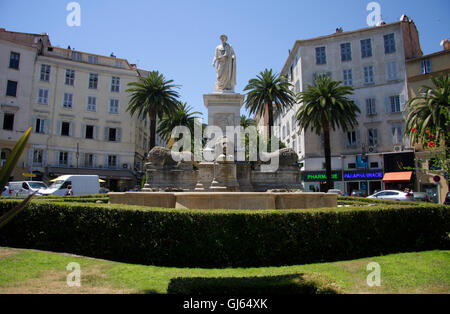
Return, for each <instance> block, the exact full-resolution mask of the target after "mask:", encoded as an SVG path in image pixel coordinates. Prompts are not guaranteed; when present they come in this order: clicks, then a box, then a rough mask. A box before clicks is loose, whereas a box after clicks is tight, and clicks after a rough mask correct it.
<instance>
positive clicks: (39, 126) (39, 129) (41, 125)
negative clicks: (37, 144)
mask: <svg viewBox="0 0 450 314" xmlns="http://www.w3.org/2000/svg"><path fill="white" fill-rule="evenodd" d="M45 124H46V122H45V120H44V119H39V118H38V119H36V122H35V124H34V132H35V133H39V134H45Z"/></svg>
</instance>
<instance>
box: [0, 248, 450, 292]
mask: <svg viewBox="0 0 450 314" xmlns="http://www.w3.org/2000/svg"><path fill="white" fill-rule="evenodd" d="M72 262H76V263H79V264H80V265H81V287H74V288H71V287H68V286H67V284H66V276H67V275H68V274H69V273H70V271H67V270H66V266H67V265H68V264H69V263H72ZM370 262H377V263H379V264H380V266H381V286H380V287H374V288H370V287H368V286H367V284H366V278H367V276H368V274H369V271H367V270H366V267H367V264H368V263H370ZM313 273H318V274H321V275H323V276H325V277H326V278H327V279H329V280H331V281H332V282H334V283H336V284H337V285H338V286H339V287H341V292H343V293H445V294H448V293H450V251H429V252H418V253H404V254H393V255H388V256H381V257H373V258H365V259H360V260H353V261H342V262H335V263H323V264H311V265H302V266H289V267H267V268H245V269H243V268H242V269H239V268H236V269H194V268H189V269H187V268H169V267H155V266H142V265H131V264H123V263H117V262H110V261H104V260H97V259H91V258H86V257H80V256H73V255H69V254H60V253H50V252H41V251H35V250H19V249H12V248H3V247H0V293H1V294H4V293H108V294H109V293H161V294H164V293H167V288H168V286H169V283H170V282H171V280H173V279H176V278H195V277H202V278H223V277H227V278H228V277H239V278H242V277H247V278H248V277H274V276H284V275H291V274H313Z"/></svg>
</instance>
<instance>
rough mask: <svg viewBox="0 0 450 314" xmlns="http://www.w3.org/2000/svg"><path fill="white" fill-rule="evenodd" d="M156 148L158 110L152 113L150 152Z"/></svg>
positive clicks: (153, 110)
mask: <svg viewBox="0 0 450 314" xmlns="http://www.w3.org/2000/svg"><path fill="white" fill-rule="evenodd" d="M155 146H156V109H152V111H151V112H150V150H152V149H153V148H154V147H155Z"/></svg>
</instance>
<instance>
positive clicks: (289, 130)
mask: <svg viewBox="0 0 450 314" xmlns="http://www.w3.org/2000/svg"><path fill="white" fill-rule="evenodd" d="M286 131H287V136H290V135H291V128H290V126H289V122H287V125H286Z"/></svg>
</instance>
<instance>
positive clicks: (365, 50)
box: [361, 38, 372, 58]
mask: <svg viewBox="0 0 450 314" xmlns="http://www.w3.org/2000/svg"><path fill="white" fill-rule="evenodd" d="M361 57H362V58H368V57H372V41H371V40H370V38H369V39H363V40H361Z"/></svg>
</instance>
